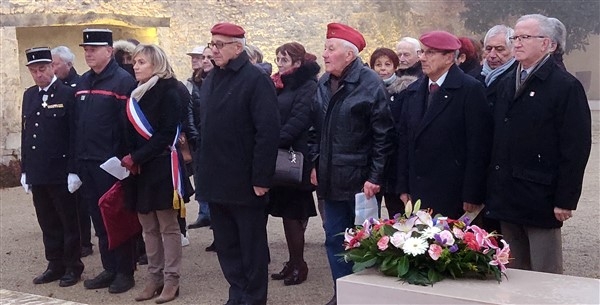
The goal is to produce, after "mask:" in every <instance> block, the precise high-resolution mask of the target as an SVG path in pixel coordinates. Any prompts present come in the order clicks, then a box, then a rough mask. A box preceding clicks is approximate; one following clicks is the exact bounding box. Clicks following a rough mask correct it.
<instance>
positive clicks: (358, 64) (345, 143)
mask: <svg viewBox="0 0 600 305" xmlns="http://www.w3.org/2000/svg"><path fill="white" fill-rule="evenodd" d="M365 46H366V43H365V40H364V38H363V36H362V35H361V34H360V33H359V32H358V31H356V30H355V29H353V28H351V27H349V26H347V25H344V24H340V23H330V24H329V25H328V26H327V40H326V41H325V51H324V52H323V60H324V62H325V71H326V73H325V74H323V76H322V77H321V79H319V83H318V87H317V97H316V101H317V105H316V113H315V116H316V121H315V128H316V129H317V134H318V139H319V142H318V147H319V158H318V160H317V162H316V164H318V166H317V168H316V169H315V170H313V171H312V173H311V182H312V183H313V184H314V185H317V192H318V194H319V197H321V198H323V199H324V200H325V203H324V209H325V215H326V217H325V221H324V224H323V226H324V228H325V246H326V248H327V257H328V259H329V265H330V267H331V274H332V276H333V281H334V286H335V281H336V280H337V279H338V278H340V277H342V276H345V275H348V274H351V273H352V265H351V264H349V263H346V262H344V261H340V258H339V256H337V255H338V254H340V253H342V252H343V251H344V249H343V246H342V244H343V240H344V237H343V236H342V235H340V234H339V233H341V232H344V230H345V229H346V228H350V227H352V226H353V225H354V200H355V199H354V197H355V194H357V193H360V192H362V191H363V190H364V193H365V194H366V196H367V197H368V198H370V197H373V196H375V194H377V193H379V191H380V186H381V184H382V183H383V182H384V181H383V179H384V177H383V173H384V166H385V163H386V160H387V158H388V157H389V153H390V151H391V149H392V141H391V135H392V131H393V128H394V126H393V121H392V116H391V113H390V109H389V106H388V102H387V94H386V89H385V87H384V85H383V82H382V81H381V78H380V77H379V76H378V75H377V74H376V73H375V72H374V71H373V70H371V69H369V68H368V67H366V66H365V65H364V64H363V62H362V61H361V60H360V58H358V53H359V52H360V51H362V49H363V48H364V47H365ZM334 291H335V287H334ZM327 304H330V305H331V304H336V296H335V295H334V296H333V298H332V299H331V301H329V303H327Z"/></svg>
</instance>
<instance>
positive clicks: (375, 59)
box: [369, 48, 417, 219]
mask: <svg viewBox="0 0 600 305" xmlns="http://www.w3.org/2000/svg"><path fill="white" fill-rule="evenodd" d="M369 64H370V65H371V69H373V70H374V71H375V72H377V74H378V75H379V77H381V79H382V80H383V83H384V84H385V89H387V92H388V94H389V104H390V109H392V110H393V109H402V105H401V104H400V101H401V100H400V98H399V96H400V92H402V91H403V90H404V89H406V88H407V87H408V86H409V85H410V84H412V83H413V82H414V81H416V80H417V77H416V76H412V75H403V76H397V75H396V70H397V69H398V66H399V65H400V60H399V59H398V56H397V55H396V53H395V52H394V51H393V50H391V49H388V48H377V49H376V50H375V51H374V52H373V54H372V55H371V60H370V61H369ZM394 119H396V120H397V119H398V118H394ZM394 133H395V132H394ZM393 149H394V154H395V151H396V150H397V149H398V140H397V138H396V135H394V147H393ZM395 188H396V160H395V159H394V158H389V160H388V163H387V164H386V166H385V183H384V185H383V198H384V199H385V207H386V208H387V210H388V216H389V218H390V219H392V218H393V217H394V215H396V214H398V213H404V203H402V201H401V200H400V194H397V193H396V192H395ZM378 201H379V202H381V200H380V198H378Z"/></svg>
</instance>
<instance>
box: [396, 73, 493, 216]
mask: <svg viewBox="0 0 600 305" xmlns="http://www.w3.org/2000/svg"><path fill="white" fill-rule="evenodd" d="M428 86H429V78H427V77H422V78H420V79H419V80H418V81H416V82H414V83H413V84H412V85H411V86H409V87H408V88H407V89H406V90H404V91H403V92H402V97H401V98H402V99H403V102H402V105H403V107H402V112H401V114H400V115H398V114H397V113H396V114H395V117H400V120H398V121H397V123H398V132H399V136H398V138H399V147H398V156H397V158H398V169H399V172H398V189H397V190H398V193H400V194H402V193H409V194H410V195H411V196H412V199H413V201H416V200H418V199H421V201H422V205H421V207H423V208H432V209H433V212H434V213H435V214H437V213H440V214H442V215H444V216H448V217H451V218H454V219H456V218H458V217H459V216H461V215H462V213H463V209H462V208H463V202H469V203H473V204H481V203H483V202H484V199H485V176H486V169H487V166H488V163H489V155H490V150H491V136H492V119H491V111H490V108H489V107H488V104H487V101H486V100H485V93H484V88H483V85H482V84H481V83H480V82H478V81H477V80H475V79H474V78H472V77H470V76H468V75H466V74H465V73H464V72H462V71H461V70H460V69H459V68H458V67H457V66H456V65H453V66H452V67H450V70H449V71H448V74H447V76H446V80H445V81H444V83H443V84H442V85H441V86H440V89H439V90H438V91H437V93H436V94H435V95H434V97H433V100H432V101H431V105H430V106H429V109H427V111H425V109H426V104H427V98H428V95H429V89H428Z"/></svg>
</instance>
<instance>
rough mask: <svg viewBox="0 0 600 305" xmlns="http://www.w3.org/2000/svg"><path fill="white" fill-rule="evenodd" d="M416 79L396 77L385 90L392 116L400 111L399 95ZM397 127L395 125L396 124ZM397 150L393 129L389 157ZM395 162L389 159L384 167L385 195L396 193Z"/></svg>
mask: <svg viewBox="0 0 600 305" xmlns="http://www.w3.org/2000/svg"><path fill="white" fill-rule="evenodd" d="M417 79H418V77H416V76H412V75H404V76H398V77H396V79H395V80H394V81H393V82H392V83H391V84H389V85H387V86H386V89H387V91H388V93H389V95H390V98H389V101H390V102H389V103H390V110H391V111H392V114H394V113H396V114H399V113H400V112H401V111H402V99H401V98H400V93H401V92H402V91H404V90H405V89H406V88H407V87H408V86H410V84H412V83H414V82H415V81H416V80H417ZM399 119H400V118H399V117H394V121H398V120H399ZM396 125H397V124H396ZM397 150H398V131H397V130H396V129H395V128H394V133H393V149H392V153H391V155H393V156H395V155H396V151H397ZM396 163H397V160H396V158H389V160H388V162H387V164H386V166H385V184H384V191H385V193H386V194H395V193H396V175H397V165H396Z"/></svg>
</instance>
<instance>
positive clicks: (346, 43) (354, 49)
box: [332, 38, 358, 57]
mask: <svg viewBox="0 0 600 305" xmlns="http://www.w3.org/2000/svg"><path fill="white" fill-rule="evenodd" d="M332 39H337V40H339V41H340V42H341V43H342V46H343V47H344V48H346V49H350V51H352V55H354V57H358V47H356V46H355V45H354V44H353V43H351V42H350V41H348V40H344V39H340V38H332Z"/></svg>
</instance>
